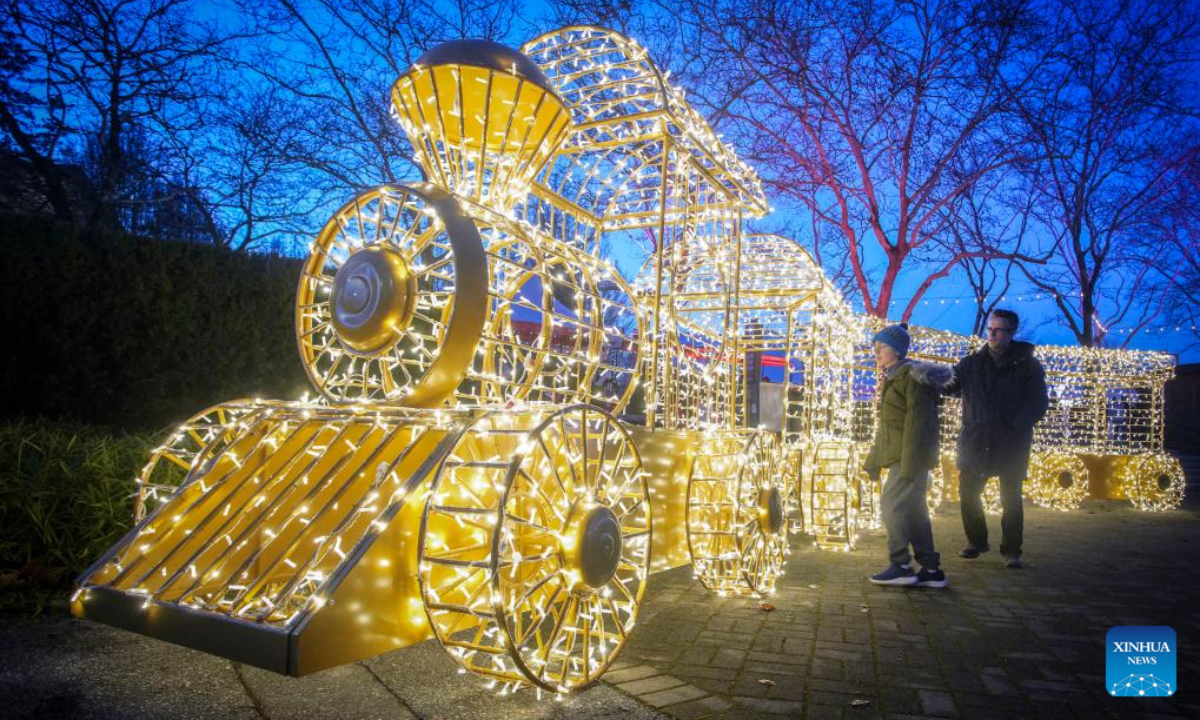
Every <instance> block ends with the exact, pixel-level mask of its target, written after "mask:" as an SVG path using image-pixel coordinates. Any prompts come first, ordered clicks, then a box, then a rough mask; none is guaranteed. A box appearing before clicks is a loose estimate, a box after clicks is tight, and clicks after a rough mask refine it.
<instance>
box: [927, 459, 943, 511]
mask: <svg viewBox="0 0 1200 720" xmlns="http://www.w3.org/2000/svg"><path fill="white" fill-rule="evenodd" d="M945 496H946V474H945V472H944V471H943V470H942V461H941V459H940V458H939V459H938V462H937V463H936V464H935V465H934V466H933V467H932V468H930V470H929V485H928V486H927V487H926V490H925V505H926V507H928V508H929V515H930V517H933V514H934V513H935V512H936V511H937V509H938V508H939V507H941V505H942V499H943V498H944V497H945Z"/></svg>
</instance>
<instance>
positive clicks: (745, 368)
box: [72, 27, 869, 693]
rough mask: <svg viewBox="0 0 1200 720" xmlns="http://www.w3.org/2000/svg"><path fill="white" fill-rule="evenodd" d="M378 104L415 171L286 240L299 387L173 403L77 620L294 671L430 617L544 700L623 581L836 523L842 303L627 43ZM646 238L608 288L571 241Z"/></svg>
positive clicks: (462, 72)
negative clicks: (196, 410)
mask: <svg viewBox="0 0 1200 720" xmlns="http://www.w3.org/2000/svg"><path fill="white" fill-rule="evenodd" d="M392 101H393V109H394V111H395V115H396V118H397V120H398V122H399V123H400V125H401V126H402V127H403V129H404V130H405V132H406V133H407V134H408V136H409V139H410V140H411V142H412V146H413V148H414V153H415V160H416V162H417V163H418V164H419V166H420V167H421V169H422V171H423V172H424V175H425V178H426V182H422V183H415V184H411V185H394V186H386V187H381V188H377V189H374V190H370V191H367V192H364V193H362V194H360V195H359V196H357V197H355V198H354V199H352V200H351V201H350V202H348V203H347V204H346V205H345V206H344V207H342V208H341V209H340V210H339V211H338V212H337V213H336V214H335V215H334V217H333V218H332V219H331V220H330V221H329V222H328V223H327V224H326V226H325V228H324V229H323V230H322V231H321V232H320V234H319V235H318V236H317V238H316V241H315V242H314V243H313V246H312V249H311V252H310V254H309V256H308V259H307V261H306V263H305V265H304V268H303V272H302V277H301V279H300V283H299V288H298V291H297V297H296V336H297V344H298V349H299V352H300V355H301V358H302V360H303V363H304V367H305V369H306V371H307V373H308V375H309V378H310V379H311V381H312V383H313V385H314V387H315V388H316V389H317V390H318V391H319V394H320V397H319V399H318V400H317V401H315V402H283V401H271V400H259V399H254V400H249V399H247V400H237V401H231V402H227V403H223V404H221V405H218V406H216V407H214V408H210V409H209V410H206V411H204V412H202V413H200V414H199V415H197V416H195V417H194V418H192V419H191V420H189V421H188V422H186V423H185V424H184V425H182V426H181V427H180V428H179V430H178V431H177V432H176V433H175V434H174V435H173V436H172V437H171V438H169V439H168V441H167V442H166V443H164V444H163V445H162V446H161V447H159V448H158V449H156V450H155V452H154V453H153V455H152V457H151V459H150V462H149V463H148V464H147V466H146V467H145V469H144V470H143V472H142V475H141V477H140V478H139V495H138V500H137V506H136V518H135V519H136V521H137V523H136V525H135V527H134V528H133V529H132V530H131V531H130V532H129V533H128V535H127V536H126V537H124V538H123V539H122V540H121V541H120V542H118V543H117V544H116V545H115V546H114V547H112V548H111V549H110V550H109V551H108V552H106V553H105V554H104V555H103V556H102V557H101V558H100V559H99V560H97V561H96V563H95V564H93V565H92V567H91V568H89V569H88V570H87V571H86V572H85V573H84V574H83V575H82V576H81V577H80V579H79V581H78V589H77V591H76V593H75V595H74V596H73V598H72V611H73V612H74V613H75V614H76V615H77V616H79V617H84V618H88V619H92V620H97V621H100V622H105V623H108V624H110V625H114V626H117V627H121V628H125V629H129V630H133V631H136V632H141V633H144V634H147V635H150V636H152V637H157V638H160V639H164V640H168V641H172V642H176V643H179V644H182V645H187V646H189V647H193V648H196V649H200V650H204V651H207V652H212V653H215V654H218V655H222V656H225V657H228V658H231V659H234V660H237V661H240V662H245V663H248V664H252V665H256V666H259V667H263V668H267V669H270V670H274V671H276V672H280V673H285V674H290V675H305V674H308V673H312V672H316V671H318V670H321V669H324V668H328V667H332V666H335V665H338V664H342V663H347V662H353V661H355V660H359V659H363V658H367V657H371V656H374V655H377V654H380V653H383V652H387V651H390V650H394V649H397V648H401V647H404V646H407V645H411V644H413V643H416V642H420V641H423V640H426V639H429V638H436V639H438V640H439V641H440V643H441V644H442V645H443V646H444V647H445V648H446V649H447V650H448V651H449V652H450V653H451V655H453V656H454V657H455V659H456V660H457V661H458V662H459V663H460V664H461V665H462V667H463V668H465V669H466V670H469V671H471V672H474V673H477V674H480V675H483V676H485V677H488V678H490V679H492V680H494V681H496V683H497V685H498V686H499V689H500V691H501V692H508V691H510V690H513V689H515V688H517V687H518V686H521V685H530V686H533V687H534V688H536V689H537V691H538V692H542V691H548V692H552V693H562V692H569V691H573V690H576V689H579V688H582V687H585V686H587V685H589V684H590V683H592V682H594V681H595V680H596V679H597V678H598V677H599V676H600V675H602V674H603V673H604V671H605V670H606V669H607V668H608V667H609V665H610V664H611V663H612V661H613V660H614V658H615V657H616V656H617V654H618V653H619V652H620V650H621V648H622V647H623V646H624V644H625V642H626V639H627V637H628V635H629V633H630V632H631V631H632V630H633V628H634V625H635V623H636V618H637V614H638V610H639V607H640V604H641V600H642V594H643V592H644V589H645V585H646V580H647V576H648V574H650V573H652V572H656V571H659V570H664V569H668V568H673V567H678V566H681V565H685V564H689V563H690V564H692V565H693V568H694V572H695V574H696V576H697V578H698V579H699V580H700V581H701V582H702V583H703V585H704V586H705V587H707V588H709V589H710V590H712V591H714V592H717V593H720V594H728V593H745V594H750V595H761V594H768V593H771V592H773V590H774V587H775V583H776V580H777V578H778V577H779V576H780V574H781V573H782V570H783V567H784V565H785V562H786V556H787V554H788V535H789V532H790V531H791V530H794V529H796V528H798V526H799V524H800V523H801V522H804V521H805V520H806V523H805V524H807V526H808V529H809V530H811V531H813V532H814V533H816V535H817V537H818V540H819V541H820V542H821V543H822V544H824V545H836V544H838V543H841V544H842V546H843V547H848V546H849V545H851V544H852V542H853V532H854V525H855V522H854V520H853V512H855V511H856V510H857V508H859V507H861V505H862V498H863V497H864V496H869V493H862V492H858V493H852V492H850V489H851V488H854V487H857V483H858V479H857V474H858V460H857V454H856V453H857V452H858V443H860V442H861V441H862V440H863V438H861V437H857V436H856V434H855V433H856V427H857V423H858V422H859V421H861V420H862V415H863V412H862V403H860V402H858V401H857V400H856V398H857V395H856V390H855V388H856V387H860V380H862V378H865V377H867V375H868V374H869V373H868V371H864V370H863V369H862V368H861V367H859V366H858V365H857V364H856V358H858V357H859V355H860V354H861V349H862V343H863V340H864V338H865V337H866V333H867V331H868V330H867V327H866V325H865V324H864V322H863V321H862V319H861V318H856V317H855V316H854V315H853V313H851V311H850V309H849V307H848V306H847V305H846V303H845V301H844V300H843V299H842V298H841V296H840V295H839V293H838V292H837V291H836V289H835V288H834V287H833V286H832V285H831V284H830V283H829V281H828V280H827V279H826V278H825V277H824V275H823V274H822V273H821V271H820V269H819V267H818V266H817V265H816V263H815V262H813V260H812V258H811V257H809V256H808V254H807V253H805V252H804V251H803V250H802V249H801V248H800V247H799V246H798V245H796V244H795V243H794V242H792V241H790V240H787V239H785V238H780V237H776V236H772V235H754V234H748V233H746V232H745V230H744V223H745V222H746V221H747V220H749V219H753V218H759V217H762V216H764V215H765V214H766V213H767V212H769V207H768V204H767V202H766V199H765V196H764V195H763V191H762V187H761V184H760V183H759V181H758V179H757V177H756V175H755V173H754V172H753V170H752V169H751V168H749V167H748V166H747V165H745V164H744V163H743V162H742V161H741V160H740V159H739V158H738V157H737V155H736V154H735V153H734V152H733V151H732V149H730V148H729V147H728V146H727V145H726V144H725V143H723V142H722V141H721V139H720V138H719V137H718V136H717V135H716V134H715V133H714V132H713V131H712V130H711V128H710V127H709V126H708V124H707V123H706V122H705V121H704V120H703V119H702V118H701V117H700V116H699V115H698V114H697V113H696V112H695V111H694V110H693V109H692V108H691V107H690V106H689V105H688V104H687V102H686V101H685V99H684V96H683V93H682V92H681V91H679V90H677V89H675V88H673V87H672V86H671V85H670V84H669V83H668V82H667V80H666V77H665V76H664V75H663V74H662V73H661V72H660V71H659V70H658V68H657V67H656V66H655V65H654V64H653V63H652V62H651V61H650V60H649V58H648V56H647V53H646V51H645V50H644V49H643V48H641V47H640V46H639V45H637V44H636V43H634V42H632V41H630V40H628V39H626V38H624V37H622V36H620V35H618V34H616V33H613V32H611V31H609V30H605V29H602V28H594V27H570V28H564V29H561V30H558V31H555V32H552V33H549V34H547V35H544V36H542V37H539V38H537V39H535V40H533V41H531V42H529V43H527V44H526V45H525V46H524V47H523V48H522V49H521V51H520V52H516V51H513V50H510V49H508V48H505V47H503V46H500V45H496V44H494V43H488V42H483V41H461V42H452V43H447V44H445V45H442V46H439V47H437V48H434V49H432V50H430V51H429V52H427V53H426V54H425V55H423V56H422V57H421V58H420V59H419V60H418V61H417V63H416V64H414V65H413V67H412V68H411V69H409V70H408V71H407V72H406V73H404V75H402V76H401V77H400V78H399V79H398V80H397V81H396V83H395V85H394V87H393V89H392ZM647 240H648V241H649V243H650V244H651V246H652V251H651V252H650V253H649V259H648V260H647V261H646V263H645V266H644V267H643V269H642V271H641V273H640V274H639V275H638V277H637V278H636V279H635V280H634V281H633V282H632V283H627V282H626V281H625V280H623V279H622V277H621V276H620V275H619V274H618V273H617V272H616V271H615V270H614V269H613V268H612V267H611V266H610V265H609V264H608V263H607V262H605V261H603V260H601V259H599V258H600V248H601V246H602V245H605V246H608V245H610V244H612V243H630V244H633V245H636V244H644V243H646V241H647ZM776 357H783V358H786V359H784V360H782V362H783V363H784V364H785V366H786V367H785V369H786V372H784V373H783V382H782V383H764V382H762V379H761V376H760V375H761V368H760V363H761V362H763V360H764V358H776ZM802 478H803V482H802V481H801V479H802ZM813 498H818V500H813ZM799 500H803V501H804V502H805V503H806V504H807V505H809V506H811V507H809V508H808V509H807V510H806V511H805V513H803V514H807V515H808V516H809V517H808V518H803V517H802V515H803V514H802V513H800V512H799V504H800V503H799V502H797V501H799ZM852 506H853V507H852ZM839 513H840V515H839ZM839 533H840V535H839Z"/></svg>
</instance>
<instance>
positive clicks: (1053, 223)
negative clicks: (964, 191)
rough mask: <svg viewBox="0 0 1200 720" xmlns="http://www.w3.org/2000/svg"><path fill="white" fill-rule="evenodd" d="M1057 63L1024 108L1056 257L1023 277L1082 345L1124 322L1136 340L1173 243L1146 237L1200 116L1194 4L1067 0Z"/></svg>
mask: <svg viewBox="0 0 1200 720" xmlns="http://www.w3.org/2000/svg"><path fill="white" fill-rule="evenodd" d="M1046 24H1047V26H1048V27H1051V28H1053V30H1054V42H1053V44H1052V47H1053V48H1054V53H1053V57H1052V58H1051V62H1049V63H1048V64H1047V66H1046V67H1045V68H1044V71H1043V73H1042V75H1041V80H1042V82H1043V84H1042V85H1041V86H1040V87H1039V88H1037V92H1034V93H1030V94H1028V95H1027V96H1025V97H1023V98H1021V102H1020V104H1019V107H1020V110H1021V112H1022V114H1023V117H1024V119H1025V121H1026V122H1027V123H1028V126H1029V128H1030V129H1031V134H1032V136H1033V138H1034V139H1035V141H1036V142H1037V143H1038V144H1039V145H1040V147H1041V149H1042V152H1041V153H1040V155H1041V157H1042V160H1041V161H1040V162H1039V163H1038V164H1037V165H1036V167H1034V168H1033V169H1032V172H1035V173H1037V177H1038V180H1039V181H1038V182H1037V183H1034V184H1033V185H1032V189H1033V191H1034V192H1035V195H1036V198H1035V201H1036V205H1035V213H1036V214H1037V215H1038V222H1039V224H1040V225H1041V227H1042V229H1043V231H1044V233H1045V234H1046V235H1047V237H1048V238H1049V241H1050V248H1051V251H1052V258H1051V260H1050V262H1048V263H1047V264H1045V265H1044V266H1040V267H1025V266H1022V270H1023V271H1024V274H1025V275H1026V276H1027V277H1028V279H1029V280H1030V281H1032V282H1033V283H1034V284H1035V285H1036V286H1037V287H1038V288H1040V289H1041V290H1042V291H1043V292H1045V293H1047V294H1048V295H1050V296H1051V297H1052V298H1053V300H1054V303H1055V306H1056V307H1057V309H1058V312H1059V316H1060V320H1061V321H1062V323H1063V324H1065V325H1066V326H1067V327H1068V328H1069V329H1070V330H1071V332H1072V333H1073V334H1074V335H1075V338H1076V340H1077V341H1078V342H1079V344H1080V345H1085V346H1096V345H1101V344H1104V343H1105V340H1106V336H1107V335H1108V334H1109V333H1110V331H1111V330H1112V329H1113V328H1115V327H1117V326H1123V329H1124V331H1123V333H1122V337H1123V342H1122V344H1127V343H1128V342H1129V341H1130V340H1131V339H1132V338H1133V337H1134V336H1135V335H1136V334H1137V332H1138V331H1139V330H1141V329H1142V328H1144V327H1146V326H1147V325H1149V324H1150V323H1151V322H1153V321H1154V320H1155V319H1156V318H1158V317H1159V316H1160V314H1161V312H1162V309H1163V306H1162V304H1161V299H1162V293H1163V291H1164V287H1163V284H1162V283H1161V282H1159V280H1160V277H1161V276H1160V275H1159V274H1158V273H1156V272H1154V271H1153V270H1152V268H1154V267H1155V266H1156V265H1158V264H1160V263H1162V262H1164V261H1165V258H1164V257H1163V256H1162V254H1161V253H1162V250H1163V248H1162V246H1156V245H1153V244H1148V243H1140V242H1138V239H1139V238H1140V237H1142V236H1145V235H1147V234H1149V233H1152V232H1153V229H1154V225H1155V222H1156V219H1157V218H1159V217H1161V216H1163V215H1164V214H1165V213H1166V212H1167V211H1168V209H1169V207H1170V204H1171V202H1172V199H1173V195H1174V193H1173V184H1174V183H1175V182H1177V178H1178V177H1179V169H1180V163H1181V162H1182V161H1183V155H1181V154H1180V153H1179V152H1178V143H1179V140H1180V138H1181V137H1184V136H1185V134H1186V131H1187V129H1188V127H1189V126H1190V125H1191V123H1193V122H1194V120H1193V118H1194V114H1193V112H1192V111H1193V110H1194V108H1189V107H1188V106H1187V103H1188V102H1194V98H1188V97H1187V96H1186V92H1185V90H1186V88H1188V87H1191V86H1192V84H1193V83H1194V80H1193V79H1192V78H1191V76H1190V75H1189V74H1188V72H1189V70H1190V68H1189V63H1190V62H1191V61H1193V60H1194V53H1195V50H1196V48H1197V45H1196V42H1197V39H1198V37H1200V36H1198V34H1197V33H1198V30H1200V24H1198V16H1197V9H1196V8H1195V6H1194V5H1193V4H1191V3H1188V2H1186V1H1185V0H1166V1H1164V0H1155V1H1153V2H1151V1H1149V0H1140V1H1137V2H1130V3H1100V2H1085V3H1075V2H1068V1H1067V0H1056V2H1054V3H1052V4H1051V5H1050V6H1049V9H1048V12H1047V14H1046Z"/></svg>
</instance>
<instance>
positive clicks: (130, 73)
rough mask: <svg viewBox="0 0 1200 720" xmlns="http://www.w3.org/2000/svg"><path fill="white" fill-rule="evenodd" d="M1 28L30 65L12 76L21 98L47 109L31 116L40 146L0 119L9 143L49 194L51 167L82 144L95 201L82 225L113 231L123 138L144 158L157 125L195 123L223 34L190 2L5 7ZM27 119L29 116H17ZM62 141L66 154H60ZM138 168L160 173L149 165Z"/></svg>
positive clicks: (9, 116)
mask: <svg viewBox="0 0 1200 720" xmlns="http://www.w3.org/2000/svg"><path fill="white" fill-rule="evenodd" d="M3 17H4V23H5V25H6V26H7V27H9V28H10V29H11V32H12V33H13V35H14V36H15V37H16V38H17V40H18V42H19V45H20V47H21V48H22V49H23V51H24V52H25V53H27V54H28V56H29V58H30V62H29V63H28V66H27V68H26V69H25V72H24V73H23V74H22V76H21V78H20V85H21V88H22V90H23V91H24V92H26V93H28V94H29V95H30V96H32V97H34V98H36V100H37V102H38V103H39V105H40V106H41V107H43V108H46V109H48V110H49V112H48V114H47V113H36V114H35V117H36V118H37V119H38V120H40V121H41V122H42V123H43V124H45V123H47V122H48V123H50V125H51V127H50V130H49V132H48V135H49V139H48V140H44V141H42V142H41V143H36V142H23V141H22V137H27V138H28V137H31V136H32V133H31V132H30V130H29V129H28V124H27V123H22V122H21V118H20V117H19V116H17V115H15V114H13V113H11V112H10V113H0V118H2V119H3V125H4V128H5V130H6V131H7V134H8V135H9V137H11V138H13V140H14V141H15V142H16V144H17V145H18V147H20V149H21V151H22V153H23V155H24V157H25V158H26V159H27V160H28V161H29V162H30V163H31V164H32V165H33V166H34V167H35V168H38V169H39V170H41V171H42V173H43V175H44V177H45V181H46V184H47V187H53V184H54V177H55V171H54V169H53V168H52V167H51V165H52V164H56V163H58V162H60V161H61V160H62V159H63V158H64V157H68V156H69V155H70V154H71V153H72V152H73V153H74V154H75V155H76V156H83V155H84V152H85V150H87V149H88V148H87V146H88V145H90V149H91V153H90V154H91V158H92V160H93V169H94V171H95V175H94V177H93V178H92V179H93V182H94V184H95V191H96V203H95V206H94V209H93V211H92V213H91V215H92V217H91V218H90V220H91V221H92V222H94V223H97V224H101V225H108V226H115V225H117V224H118V220H117V216H118V214H119V208H120V207H121V205H122V203H123V202H126V201H127V200H129V198H124V197H122V196H121V188H122V187H123V186H125V187H128V184H127V183H123V182H122V177H121V173H122V172H123V170H124V169H127V168H129V167H130V166H131V164H130V163H128V162H126V161H125V158H124V157H123V154H124V152H125V151H126V148H128V147H130V143H129V142H128V141H127V135H128V134H129V133H131V132H144V133H146V134H145V136H144V137H143V138H141V139H140V140H139V142H138V143H137V144H138V145H139V146H141V147H144V148H145V149H146V151H147V153H148V155H150V156H155V157H156V158H157V156H158V155H159V153H160V152H161V151H162V150H163V148H162V146H160V145H158V144H157V139H158V137H159V134H160V131H161V130H164V129H166V128H171V129H174V130H178V129H179V128H190V127H195V126H196V125H197V124H199V123H201V122H202V118H201V117H199V113H198V112H197V110H198V107H199V104H200V103H201V102H202V101H203V100H204V99H205V98H206V97H207V96H208V95H209V91H210V89H211V88H212V87H213V86H214V85H215V83H214V82H213V75H212V71H213V70H214V68H215V64H214V63H213V62H211V61H212V59H213V57H214V54H215V53H216V52H217V51H218V49H219V48H220V47H221V46H222V45H223V44H224V43H225V42H227V41H228V40H230V39H231V38H230V36H228V35H223V34H219V33H218V32H217V30H216V27H215V24H214V23H212V22H205V21H203V20H201V19H200V18H199V16H198V15H197V13H195V12H194V8H193V4H192V2H191V0H6V1H5V2H4V5H3ZM27 119H29V118H27ZM66 138H71V139H73V141H74V146H73V147H64V146H63V140H64V139H66ZM147 167H152V168H161V167H162V163H159V162H155V163H151V164H149V165H147Z"/></svg>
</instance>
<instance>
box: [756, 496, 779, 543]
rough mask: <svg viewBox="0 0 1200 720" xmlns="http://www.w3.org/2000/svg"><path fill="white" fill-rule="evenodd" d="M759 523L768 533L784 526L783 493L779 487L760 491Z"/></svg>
mask: <svg viewBox="0 0 1200 720" xmlns="http://www.w3.org/2000/svg"><path fill="white" fill-rule="evenodd" d="M758 523H759V526H760V527H762V531H763V533H764V534H766V535H774V534H775V533H778V532H779V531H780V530H781V529H782V528H783V494H782V493H780V492H779V488H775V487H771V488H763V489H762V490H760V491H759V492H758Z"/></svg>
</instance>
